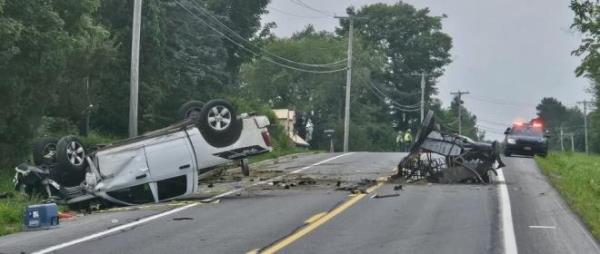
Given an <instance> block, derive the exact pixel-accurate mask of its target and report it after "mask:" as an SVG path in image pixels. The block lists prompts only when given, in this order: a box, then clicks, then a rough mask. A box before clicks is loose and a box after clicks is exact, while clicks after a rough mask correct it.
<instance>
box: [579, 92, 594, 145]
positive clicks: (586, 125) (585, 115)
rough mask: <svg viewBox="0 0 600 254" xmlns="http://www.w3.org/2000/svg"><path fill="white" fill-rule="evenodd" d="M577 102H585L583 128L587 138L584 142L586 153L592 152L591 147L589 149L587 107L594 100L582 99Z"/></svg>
mask: <svg viewBox="0 0 600 254" xmlns="http://www.w3.org/2000/svg"><path fill="white" fill-rule="evenodd" d="M577 103H579V104H583V130H584V135H585V139H584V142H585V153H586V154H590V149H589V146H588V124H587V109H588V104H591V103H592V102H591V101H587V100H584V101H580V102H577Z"/></svg>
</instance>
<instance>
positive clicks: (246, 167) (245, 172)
mask: <svg viewBox="0 0 600 254" xmlns="http://www.w3.org/2000/svg"><path fill="white" fill-rule="evenodd" d="M248 164H249V162H248V158H243V159H241V160H240V168H241V169H242V175H244V176H250V165H248Z"/></svg>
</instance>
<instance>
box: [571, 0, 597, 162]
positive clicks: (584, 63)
mask: <svg viewBox="0 0 600 254" xmlns="http://www.w3.org/2000/svg"><path fill="white" fill-rule="evenodd" d="M570 7H571V9H572V10H573V12H574V14H575V18H574V20H573V24H572V25H571V28H574V29H577V30H578V31H579V32H581V34H582V36H581V37H582V39H581V45H580V46H579V47H578V48H577V49H575V50H574V51H573V52H572V54H574V55H576V56H579V57H583V59H582V60H581V64H580V65H579V66H578V67H577V69H576V70H575V73H576V74H577V76H585V77H587V78H589V79H590V80H592V82H593V87H592V91H593V93H594V97H595V98H600V97H599V96H600V52H599V51H598V49H600V5H598V2H597V1H590V0H583V1H576V0H571V6H570ZM599 103H600V102H599V101H598V100H596V102H595V104H596V108H597V109H598V108H600V107H598V106H600V105H599ZM597 109H596V110H594V111H592V113H591V114H590V115H589V117H590V120H591V121H590V126H591V127H590V148H591V149H592V150H593V151H595V152H599V151H600V142H598V141H600V111H598V110H597Z"/></svg>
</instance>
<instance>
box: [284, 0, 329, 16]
mask: <svg viewBox="0 0 600 254" xmlns="http://www.w3.org/2000/svg"><path fill="white" fill-rule="evenodd" d="M290 2H292V3H294V4H296V5H298V6H300V7H304V8H306V9H309V10H311V11H314V12H316V13H320V14H322V15H324V17H329V18H331V17H333V16H335V13H333V12H330V11H323V10H319V9H317V8H314V7H312V6H310V5H308V4H306V3H305V2H303V1H302V0H290ZM328 12H329V13H328Z"/></svg>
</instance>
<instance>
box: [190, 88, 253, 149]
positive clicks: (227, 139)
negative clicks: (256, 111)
mask: <svg viewBox="0 0 600 254" xmlns="http://www.w3.org/2000/svg"><path fill="white" fill-rule="evenodd" d="M197 126H198V129H200V132H201V133H202V136H203V137H204V139H205V140H206V142H208V143H209V144H210V145H212V146H214V147H226V146H230V145H232V144H233V143H235V142H236V141H237V140H238V139H239V138H240V135H241V134H242V127H243V126H242V120H240V119H238V118H237V114H236V112H235V110H234V109H233V106H231V104H230V103H229V102H227V101H226V100H222V99H216V100H211V101H209V102H207V103H206V104H204V106H203V107H202V111H201V112H200V118H199V119H198V120H197Z"/></svg>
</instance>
